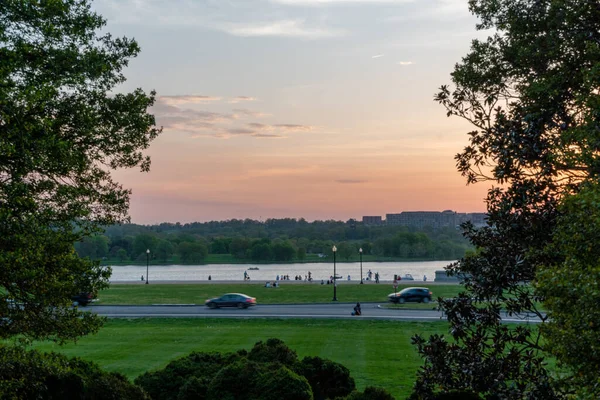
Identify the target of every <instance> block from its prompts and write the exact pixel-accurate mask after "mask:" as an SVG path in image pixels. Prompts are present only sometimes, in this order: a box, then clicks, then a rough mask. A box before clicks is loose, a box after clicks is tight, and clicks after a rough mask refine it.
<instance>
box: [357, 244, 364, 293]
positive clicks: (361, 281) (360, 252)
mask: <svg viewBox="0 0 600 400" xmlns="http://www.w3.org/2000/svg"><path fill="white" fill-rule="evenodd" d="M358 254H359V255H360V284H361V285H362V284H363V283H364V282H363V279H362V247H361V248H360V249H358Z"/></svg>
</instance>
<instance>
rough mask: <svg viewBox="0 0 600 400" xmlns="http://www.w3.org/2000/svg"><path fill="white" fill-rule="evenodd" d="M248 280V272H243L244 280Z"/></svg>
mask: <svg viewBox="0 0 600 400" xmlns="http://www.w3.org/2000/svg"><path fill="white" fill-rule="evenodd" d="M247 279H248V271H244V280H247Z"/></svg>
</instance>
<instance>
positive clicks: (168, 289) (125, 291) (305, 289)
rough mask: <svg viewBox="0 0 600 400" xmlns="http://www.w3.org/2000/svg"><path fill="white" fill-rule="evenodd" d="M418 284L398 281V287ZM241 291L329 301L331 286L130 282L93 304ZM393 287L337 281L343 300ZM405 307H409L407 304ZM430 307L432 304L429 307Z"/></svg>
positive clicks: (381, 294) (174, 300)
mask: <svg viewBox="0 0 600 400" xmlns="http://www.w3.org/2000/svg"><path fill="white" fill-rule="evenodd" d="M408 286H421V285H420V284H409V283H407V284H401V285H399V286H398V290H401V289H402V288H404V287H408ZM428 287H429V289H430V290H431V291H432V292H433V298H434V299H437V298H438V297H454V296H456V294H457V293H458V292H459V291H461V290H462V286H460V285H430V286H428ZM230 292H240V293H244V294H247V295H248V296H252V297H256V300H257V302H258V303H259V304H277V303H280V304H290V303H329V302H331V299H332V293H333V287H332V286H331V285H320V284H318V283H312V284H296V283H294V284H286V283H285V282H283V283H280V287H278V288H265V287H264V284H262V283H260V284H258V283H257V284H254V283H251V284H249V283H237V284H236V283H231V284H150V285H144V284H132V285H111V287H110V288H109V289H107V290H103V291H102V292H100V293H99V294H98V299H99V301H98V303H96V304H132V305H142V304H204V301H205V300H206V299H208V298H211V297H216V296H220V295H222V294H224V293H230ZM393 292H394V289H393V287H392V286H391V285H389V284H379V285H376V284H365V285H360V284H355V285H351V284H340V285H338V288H337V298H338V299H339V301H342V302H356V301H363V302H365V301H380V302H386V301H387V295H388V294H390V293H393ZM405 307H411V306H410V305H407V306H405ZM428 308H431V305H429V306H428Z"/></svg>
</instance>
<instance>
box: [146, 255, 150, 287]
mask: <svg viewBox="0 0 600 400" xmlns="http://www.w3.org/2000/svg"><path fill="white" fill-rule="evenodd" d="M149 265H150V249H146V285H147V284H148V283H149V282H150V277H149V276H148V266H149Z"/></svg>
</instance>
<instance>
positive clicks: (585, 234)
mask: <svg viewBox="0 0 600 400" xmlns="http://www.w3.org/2000/svg"><path fill="white" fill-rule="evenodd" d="M599 199H600V186H598V185H585V187H583V188H582V190H581V191H580V192H579V193H577V194H576V195H573V196H569V197H568V198H566V199H565V200H564V201H563V203H562V204H561V207H560V209H559V210H560V211H561V216H560V217H559V219H558V222H557V226H556V229H555V230H554V234H553V241H552V243H551V244H550V245H549V246H548V248H547V251H548V252H551V253H559V254H561V255H563V256H564V257H565V260H564V262H561V263H555V264H548V265H544V266H542V267H541V269H540V273H539V274H538V282H537V288H538V291H539V292H540V294H541V295H542V296H544V298H545V302H544V303H545V306H546V310H547V313H548V318H549V320H548V322H547V323H546V324H544V326H543V328H542V333H543V335H544V339H545V344H546V349H547V350H548V351H549V352H550V353H552V354H553V355H555V356H556V358H557V359H558V361H559V365H560V366H561V367H563V369H564V371H561V372H562V374H561V375H562V376H563V377H564V385H565V386H567V387H568V388H571V389H572V391H573V392H574V397H576V398H577V399H590V400H591V399H598V398H600V375H599V374H598V371H600V346H598V344H599V343H600V287H599V285H598V283H599V282H600V247H599V246H598V243H600V201H598V200H599Z"/></svg>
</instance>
